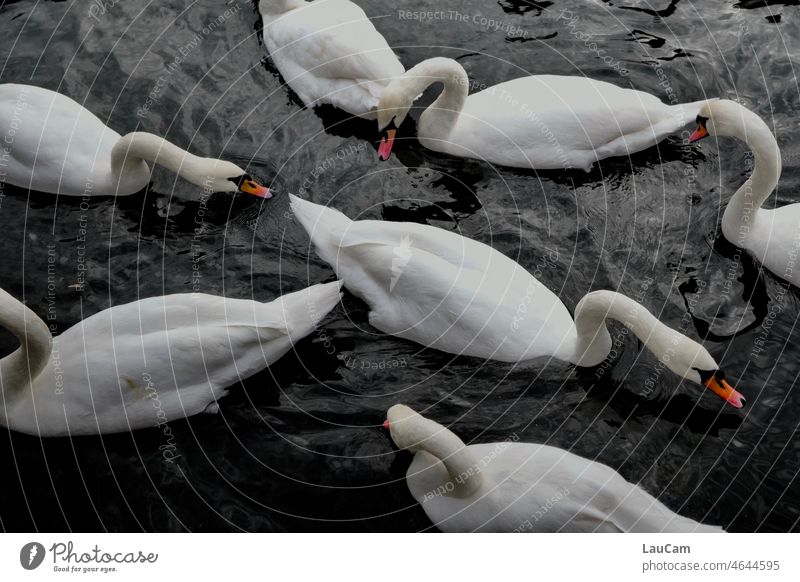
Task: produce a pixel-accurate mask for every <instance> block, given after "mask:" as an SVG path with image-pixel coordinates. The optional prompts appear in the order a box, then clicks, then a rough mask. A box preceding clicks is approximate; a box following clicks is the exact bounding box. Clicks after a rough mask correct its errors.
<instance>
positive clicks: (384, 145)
mask: <svg viewBox="0 0 800 582" xmlns="http://www.w3.org/2000/svg"><path fill="white" fill-rule="evenodd" d="M396 133H397V130H396V129H387V130H386V135H385V136H384V137H382V138H381V145H380V146H378V157H379V158H380V159H381V161H383V162H385V161H386V160H388V159H389V156H390V155H391V153H392V146H393V145H394V136H395V134H396Z"/></svg>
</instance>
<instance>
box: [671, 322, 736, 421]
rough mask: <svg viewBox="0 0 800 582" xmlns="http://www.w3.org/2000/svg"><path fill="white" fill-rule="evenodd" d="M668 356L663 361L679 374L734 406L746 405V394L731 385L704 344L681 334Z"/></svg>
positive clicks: (673, 342)
mask: <svg viewBox="0 0 800 582" xmlns="http://www.w3.org/2000/svg"><path fill="white" fill-rule="evenodd" d="M670 343H671V347H670V348H668V350H667V353H668V354H669V355H668V356H664V357H662V358H661V361H662V362H664V364H665V365H666V366H667V368H669V369H670V370H672V371H673V372H674V373H675V374H677V375H678V376H683V377H684V378H686V379H687V380H688V381H690V382H693V383H694V384H699V385H701V386H704V387H706V388H708V389H709V390H711V392H713V393H714V394H716V395H717V396H719V397H720V398H722V399H723V400H724V401H725V402H727V403H728V404H730V405H731V406H733V407H734V408H742V407H743V406H744V402H745V399H744V396H742V394H741V393H740V392H737V391H736V390H735V389H734V388H733V386H731V385H730V384H729V383H728V381H727V379H726V376H725V372H723V371H722V370H721V369H720V367H719V365H718V364H717V362H716V360H714V358H713V357H712V356H711V354H709V353H708V350H707V349H705V348H704V347H703V346H701V345H700V344H698V343H697V342H695V341H694V340H691V339H689V338H687V337H686V336H683V335H681V336H680V338H679V340H678V342H677V343H676V342H675V341H672V342H670Z"/></svg>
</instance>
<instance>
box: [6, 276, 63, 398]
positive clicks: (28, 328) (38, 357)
mask: <svg viewBox="0 0 800 582" xmlns="http://www.w3.org/2000/svg"><path fill="white" fill-rule="evenodd" d="M0 326H2V327H4V328H5V329H7V330H8V331H10V332H11V333H13V334H14V335H15V336H16V338H17V339H18V340H19V343H20V346H19V348H18V349H17V350H16V351H14V352H13V353H11V354H10V355H8V356H6V357H5V358H3V359H1V360H0V392H2V398H3V400H5V401H7V400H8V399H9V397H10V396H12V391H14V390H19V389H22V388H24V387H25V386H27V385H28V384H29V383H30V382H31V381H32V380H34V379H35V378H36V377H38V376H39V374H41V373H42V371H43V370H44V369H45V367H46V366H47V364H48V362H49V361H50V350H51V346H50V340H51V335H50V330H48V329H47V325H45V323H44V322H43V321H42V320H41V319H40V318H39V316H37V315H36V314H35V313H34V312H33V311H31V310H30V309H29V308H28V307H26V306H25V305H24V304H23V303H21V302H20V301H17V300H16V299H15V298H14V297H12V296H11V295H9V294H8V293H6V292H5V291H3V290H2V289H0ZM2 404H3V403H2V402H0V405H2Z"/></svg>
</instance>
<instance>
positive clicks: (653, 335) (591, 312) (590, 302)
mask: <svg viewBox="0 0 800 582" xmlns="http://www.w3.org/2000/svg"><path fill="white" fill-rule="evenodd" d="M608 319H614V320H616V321H618V322H620V323H621V324H623V325H624V326H625V327H626V328H628V329H629V330H630V331H632V332H633V333H634V335H636V337H638V338H639V339H640V340H641V341H642V342H643V343H644V344H645V345H646V346H648V347H649V348H650V349H651V350H652V351H653V352H654V353H656V355H657V356H659V357H660V356H662V355H663V354H660V353H658V352H659V349H658V348H657V347H656V346H658V345H659V342H658V340H659V339H664V338H666V337H667V336H669V337H670V338H671V336H672V330H671V329H670V328H668V327H667V326H666V325H664V324H663V323H661V322H660V321H659V320H658V319H657V318H656V317H655V316H653V314H651V313H650V312H649V311H648V310H647V309H645V308H644V306H642V305H640V304H639V303H637V302H636V301H634V300H633V299H630V298H629V297H626V296H625V295H622V294H621V293H615V292H613V291H594V292H592V293H589V294H587V295H586V296H585V297H584V298H583V299H581V301H580V303H578V306H577V307H576V308H575V328H576V331H577V335H578V339H577V347H576V350H575V359H574V362H573V363H575V364H577V365H578V366H597V365H598V364H600V363H602V362H603V360H605V359H606V358H607V357H608V356H609V354H611V351H612V348H613V343H612V341H611V336H610V334H609V333H608V328H607V327H606V320H608Z"/></svg>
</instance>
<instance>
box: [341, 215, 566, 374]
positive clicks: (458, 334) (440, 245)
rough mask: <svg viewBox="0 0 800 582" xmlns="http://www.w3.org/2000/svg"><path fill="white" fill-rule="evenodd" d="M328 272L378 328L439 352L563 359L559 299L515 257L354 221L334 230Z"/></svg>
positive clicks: (435, 233) (418, 228) (449, 236)
mask: <svg viewBox="0 0 800 582" xmlns="http://www.w3.org/2000/svg"><path fill="white" fill-rule="evenodd" d="M339 248H340V249H341V252H340V254H339V257H340V259H337V263H336V266H335V268H336V270H337V273H339V274H340V276H341V277H342V278H343V279H344V281H345V283H346V285H347V287H348V289H350V290H351V291H353V292H354V293H355V294H356V295H358V296H360V297H361V298H362V299H364V300H365V301H366V302H367V303H368V304H369V305H370V308H371V313H370V322H371V323H372V324H373V325H374V326H375V327H377V328H378V329H380V330H381V331H384V332H386V333H390V334H393V335H397V336H399V337H403V338H406V339H410V340H413V341H416V342H418V343H421V344H423V345H426V346H429V347H433V348H436V349H440V350H443V351H446V352H449V353H454V354H462V355H470V356H477V357H487V358H488V357H491V358H494V359H498V360H503V361H518V360H520V359H524V358H533V357H538V356H540V355H557V356H559V357H563V358H564V359H567V357H566V356H567V354H568V353H569V350H570V349H574V344H573V336H574V325H573V322H572V318H571V317H570V315H569V312H568V311H567V309H566V307H564V305H563V304H562V303H561V301H560V300H559V299H558V297H556V296H555V295H554V294H553V293H552V292H550V291H549V290H548V289H547V288H546V287H545V286H544V285H542V284H541V283H540V282H539V281H538V280H537V279H536V278H534V277H533V276H532V275H531V274H530V273H528V272H527V271H526V270H525V269H524V268H523V267H522V266H521V265H519V264H518V263H516V262H514V261H512V260H511V259H509V258H507V257H505V256H504V255H503V254H502V253H500V252H498V251H495V250H494V249H492V248H491V247H488V246H487V245H483V244H482V243H478V242H477V241H471V240H469V239H466V238H464V237H461V236H459V235H456V234H455V233H449V232H447V231H443V230H441V229H435V228H433V227H426V226H424V225H413V224H409V223H386V222H373V221H359V222H355V223H352V225H351V226H350V227H348V228H345V229H343V230H342V232H341V233H340V234H339Z"/></svg>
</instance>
